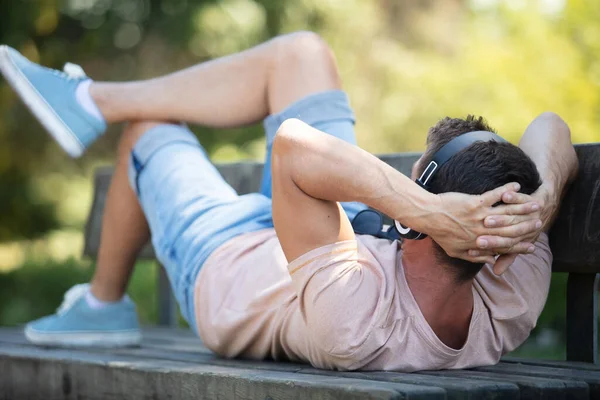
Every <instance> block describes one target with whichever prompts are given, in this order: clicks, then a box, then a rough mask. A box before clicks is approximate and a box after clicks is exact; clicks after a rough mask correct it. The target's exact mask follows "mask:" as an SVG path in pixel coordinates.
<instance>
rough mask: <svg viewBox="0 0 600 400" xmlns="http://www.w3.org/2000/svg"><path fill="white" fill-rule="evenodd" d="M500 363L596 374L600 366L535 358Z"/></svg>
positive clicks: (599, 371)
mask: <svg viewBox="0 0 600 400" xmlns="http://www.w3.org/2000/svg"><path fill="white" fill-rule="evenodd" d="M502 362H503V363H507V364H524V365H536V366H540V367H554V368H569V369H581V370H586V371H598V373H600V365H598V364H590V363H587V362H580V361H562V360H538V359H535V358H521V357H502Z"/></svg>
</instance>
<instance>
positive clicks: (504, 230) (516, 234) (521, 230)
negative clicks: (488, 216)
mask: <svg viewBox="0 0 600 400" xmlns="http://www.w3.org/2000/svg"><path fill="white" fill-rule="evenodd" d="M541 227H542V221H541V220H539V219H532V220H526V221H523V222H519V223H517V224H515V225H510V226H504V227H499V228H492V229H488V231H487V235H485V236H502V237H503V238H505V239H506V238H508V239H511V238H512V239H515V238H520V237H524V236H529V235H536V234H537V233H538V231H539V230H540V229H541ZM477 240H478V241H479V240H480V238H478V239H477ZM481 240H487V239H481ZM515 243H516V242H515ZM515 243H513V244H515ZM481 246H483V247H481ZM478 247H479V248H481V249H485V248H488V249H491V248H494V247H506V246H505V245H499V246H497V245H495V244H484V243H483V242H482V243H478Z"/></svg>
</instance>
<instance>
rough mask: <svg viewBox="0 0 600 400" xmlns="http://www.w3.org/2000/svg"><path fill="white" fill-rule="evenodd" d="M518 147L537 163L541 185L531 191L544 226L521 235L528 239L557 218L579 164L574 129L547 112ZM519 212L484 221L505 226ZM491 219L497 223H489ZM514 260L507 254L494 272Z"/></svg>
mask: <svg viewBox="0 0 600 400" xmlns="http://www.w3.org/2000/svg"><path fill="white" fill-rule="evenodd" d="M519 147H520V148H521V149H522V150H523V151H524V152H525V154H527V155H528V156H529V157H530V158H531V159H532V160H533V162H534V163H535V165H536V167H537V169H538V172H539V173H540V177H541V179H542V185H541V186H540V188H539V189H538V190H537V191H536V192H535V193H534V194H533V195H532V197H533V199H535V200H536V201H537V202H538V204H540V219H541V220H542V226H541V227H540V228H539V229H538V230H537V231H536V232H534V233H532V234H530V235H529V237H524V238H522V239H523V240H526V241H535V240H536V239H537V237H538V236H539V234H540V233H541V232H547V231H548V230H549V229H550V226H551V225H552V223H553V222H554V219H555V217H556V214H557V212H558V210H559V207H560V201H561V199H562V196H563V195H564V193H565V190H566V188H567V186H568V184H569V182H571V181H572V180H573V179H574V178H575V176H576V175H577V170H578V168H579V161H578V159H577V154H576V153H575V148H574V147H573V143H572V142H571V131H570V130H569V127H568V126H567V124H566V123H565V121H563V120H562V119H561V118H560V117H559V116H558V115H556V114H554V113H551V112H545V113H543V114H541V115H540V116H538V117H537V118H536V119H534V120H533V122H531V124H529V126H528V127H527V129H526V130H525V133H524V134H523V136H522V137H521V141H520V142H519ZM528 199H529V198H528V197H527V196H526V195H523V194H519V193H516V194H512V195H510V196H508V195H504V196H503V198H502V200H503V201H504V202H505V203H519V202H523V201H527V200H528ZM520 218H522V217H520V216H508V215H505V216H491V217H488V218H487V219H486V221H485V223H486V226H495V227H498V226H503V225H506V224H511V223H515V222H517V221H518V220H519V219H520ZM490 220H494V221H495V224H494V225H490V223H489V222H490ZM482 239H487V240H488V242H489V245H490V246H492V247H503V243H502V239H499V238H495V239H491V238H485V237H484V238H482ZM512 261H514V256H510V257H506V258H505V260H503V262H498V263H496V265H495V266H494V272H496V273H498V274H501V273H503V272H504V271H506V269H507V268H508V266H509V265H510V264H511V263H512Z"/></svg>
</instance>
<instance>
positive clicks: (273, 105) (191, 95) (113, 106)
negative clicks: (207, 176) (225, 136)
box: [91, 33, 340, 301]
mask: <svg viewBox="0 0 600 400" xmlns="http://www.w3.org/2000/svg"><path fill="white" fill-rule="evenodd" d="M339 87H340V80H339V76H338V73H337V69H336V66H335V60H334V58H333V55H332V53H331V51H330V50H329V48H328V47H327V45H326V44H325V43H324V42H323V41H322V40H321V39H320V38H319V37H318V36H316V35H314V34H311V33H298V34H292V35H288V36H283V37H280V38H276V39H274V40H271V41H269V42H267V43H265V44H263V45H261V46H258V47H256V48H253V49H250V50H247V51H245V52H242V53H239V54H235V55H232V56H229V57H225V58H223V59H218V60H215V61H211V62H208V63H204V64H200V65H197V66H194V67H191V68H188V69H185V70H183V71H180V72H176V73H174V74H171V75H167V76H165V77H161V78H157V79H152V80H149V81H141V82H131V83H94V84H93V85H92V86H91V92H92V96H93V97H94V99H95V100H96V101H97V104H98V106H99V107H100V110H101V111H102V113H103V114H104V116H105V117H106V119H107V121H108V122H119V121H126V120H145V119H147V120H183V121H186V122H195V123H198V124H201V125H206V126H215V127H231V126H240V125H245V124H249V123H252V122H255V121H258V120H261V119H262V118H264V117H266V116H267V115H268V114H271V113H276V112H278V111H281V110H283V109H284V108H285V107H286V106H288V105H289V104H290V103H292V102H294V101H296V100H298V99H300V98H302V97H304V96H306V95H309V94H311V93H316V92H322V91H325V90H330V89H338V88H339ZM155 124H156V123H152V122H140V123H134V124H132V125H130V126H129V128H128V129H127V130H126V131H125V133H124V135H123V138H122V140H121V145H120V148H119V161H118V163H117V169H116V171H115V175H114V176H113V181H112V183H111V187H110V189H109V193H108V197H107V200H106V209H105V212H104V218H103V225H102V236H101V242H100V252H99V255H98V264H97V268H96V272H95V274H94V277H93V279H92V289H91V290H92V293H93V294H94V296H96V297H97V298H98V299H100V300H105V301H114V300H118V299H120V298H121V297H122V296H123V294H124V293H125V289H126V286H127V283H128V280H129V277H130V275H131V272H132V270H133V266H134V262H135V258H136V256H137V254H138V252H139V251H140V250H141V248H142V247H143V246H144V244H145V243H146V242H147V241H148V239H149V235H150V233H149V230H148V225H147V223H146V219H145V216H144V214H143V212H142V209H141V207H140V205H139V203H138V200H137V198H136V196H135V194H134V192H133V190H132V189H131V188H130V186H129V182H128V178H127V163H128V159H129V156H130V152H131V148H132V147H133V145H134V144H135V142H136V141H137V139H138V138H139V137H140V136H142V135H143V133H144V132H145V131H147V130H148V129H150V128H151V127H152V126H154V125H155Z"/></svg>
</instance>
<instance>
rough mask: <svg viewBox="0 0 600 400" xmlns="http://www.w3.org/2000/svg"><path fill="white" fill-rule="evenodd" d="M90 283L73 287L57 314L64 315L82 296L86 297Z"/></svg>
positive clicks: (67, 293) (66, 294)
mask: <svg viewBox="0 0 600 400" xmlns="http://www.w3.org/2000/svg"><path fill="white" fill-rule="evenodd" d="M89 288H90V285H89V283H81V284H79V285H75V286H73V287H72V288H71V289H69V290H67V292H66V293H65V296H64V298H63V302H62V303H61V305H60V306H59V307H58V308H57V309H56V313H57V314H58V315H62V314H64V313H65V312H67V311H68V310H70V309H71V307H73V305H74V304H75V302H76V301H77V300H79V299H80V298H81V297H82V296H85V294H86V293H87V291H88V290H89Z"/></svg>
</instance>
